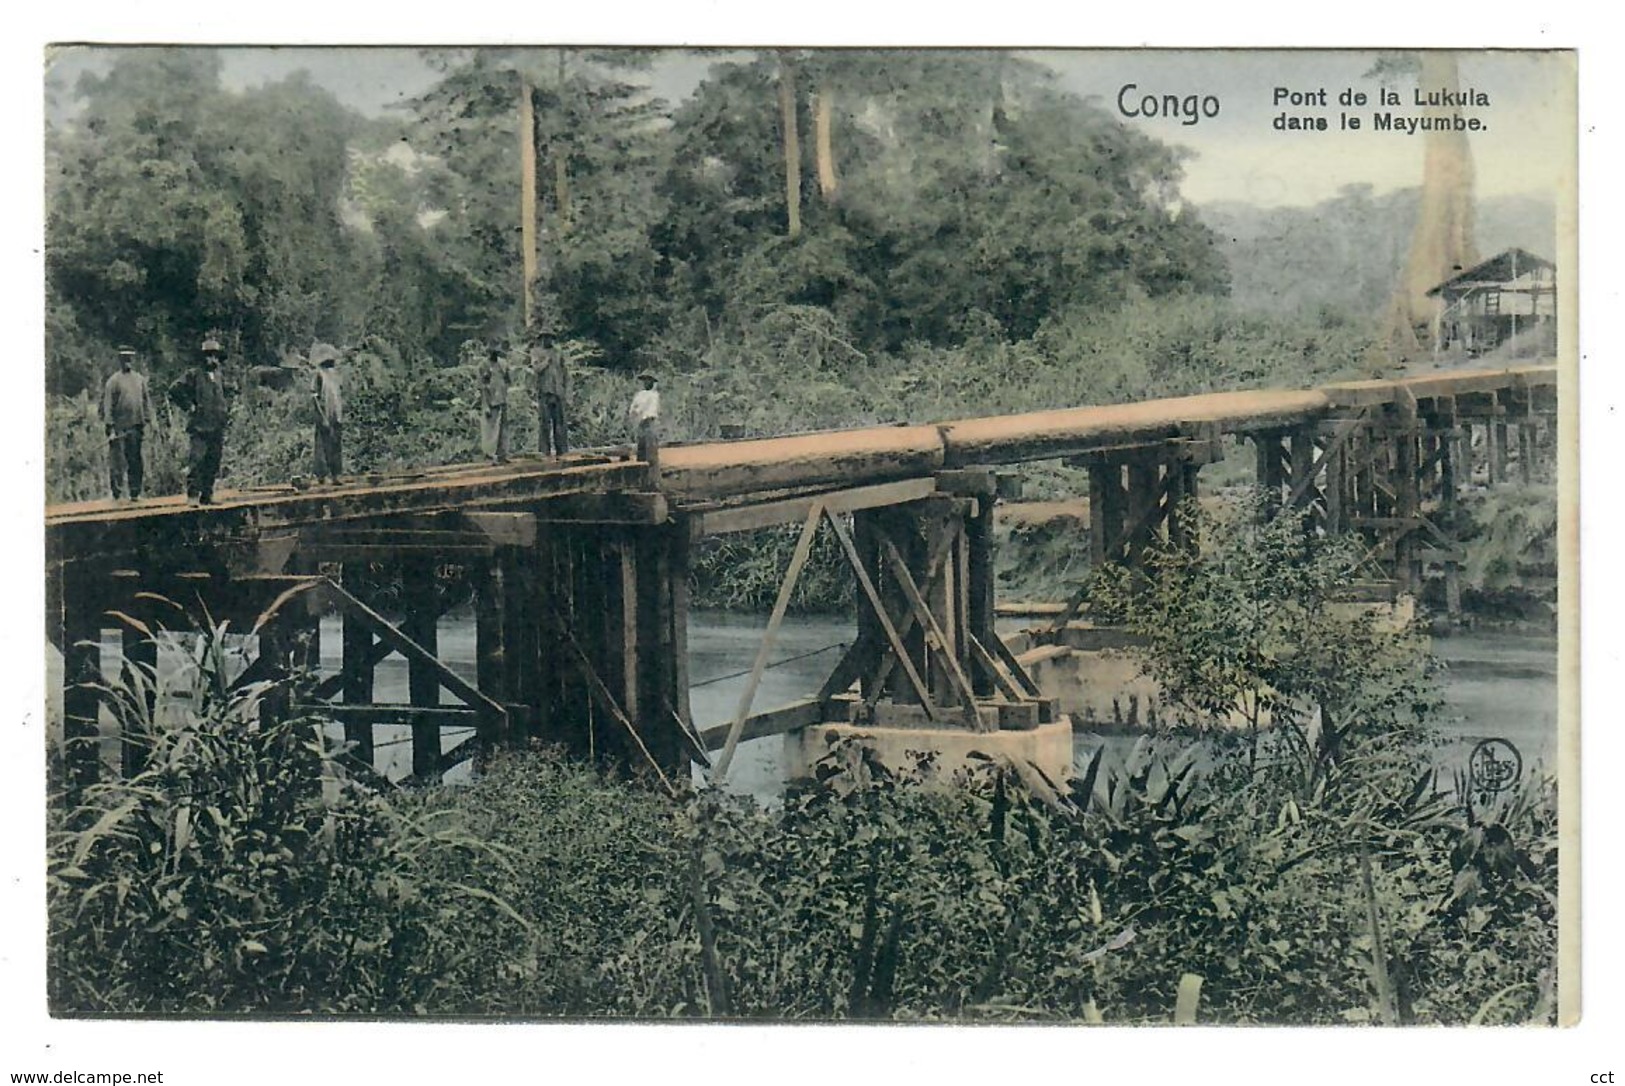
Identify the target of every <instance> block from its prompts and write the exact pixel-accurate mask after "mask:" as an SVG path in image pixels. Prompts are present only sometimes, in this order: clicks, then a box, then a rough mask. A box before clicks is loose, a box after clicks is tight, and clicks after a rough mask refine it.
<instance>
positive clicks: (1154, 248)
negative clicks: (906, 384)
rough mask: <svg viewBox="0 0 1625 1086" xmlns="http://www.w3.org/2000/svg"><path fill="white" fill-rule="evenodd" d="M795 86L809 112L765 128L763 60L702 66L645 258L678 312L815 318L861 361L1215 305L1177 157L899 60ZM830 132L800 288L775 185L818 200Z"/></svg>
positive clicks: (1071, 115)
mask: <svg viewBox="0 0 1625 1086" xmlns="http://www.w3.org/2000/svg"><path fill="white" fill-rule="evenodd" d="M794 68H795V72H794V76H793V78H794V79H795V80H797V81H802V80H804V81H805V82H807V83H809V84H811V85H813V86H817V87H818V88H820V92H819V94H818V95H817V98H816V101H815V102H814V103H813V104H812V105H811V106H810V107H809V106H808V105H807V103H804V102H802V101H801V99H800V96H792V97H794V99H795V100H794V102H793V103H789V104H793V105H794V106H795V112H796V116H795V118H794V120H793V122H792V121H791V119H790V118H789V116H788V112H787V108H788V107H787V103H786V102H785V101H784V100H783V99H780V107H781V108H780V110H779V111H778V112H779V116H777V117H775V116H774V113H773V111H771V110H768V109H766V108H764V106H763V104H762V103H763V102H765V101H771V100H773V98H774V97H775V96H776V95H777V94H778V92H781V91H783V90H785V89H786V88H787V87H789V86H790V82H789V78H790V77H789V73H788V72H787V71H786V70H785V69H784V67H783V65H782V64H781V61H780V60H779V59H776V58H773V57H770V56H757V57H755V58H753V59H751V60H748V61H730V62H726V63H722V64H718V65H715V66H714V67H713V68H712V69H711V73H710V75H709V77H708V78H707V79H706V81H705V82H703V83H702V84H701V85H700V86H699V88H698V89H697V90H696V92H695V94H694V96H693V97H692V98H691V99H690V100H689V101H688V102H685V103H684V104H683V105H682V106H681V107H680V108H679V109H678V111H677V113H676V114H675V115H674V117H673V127H674V132H673V135H674V139H675V141H676V146H677V151H676V154H675V155H674V157H673V159H672V161H671V166H670V169H669V170H668V172H667V174H666V176H665V177H664V178H663V179H662V191H663V192H664V194H665V195H666V197H667V200H668V203H667V207H668V217H667V219H666V220H665V221H664V222H663V223H662V224H661V226H660V228H659V229H658V230H657V231H656V232H655V235H654V240H655V244H656V246H657V247H658V248H659V250H660V253H661V255H662V257H663V259H664V262H665V266H666V269H667V271H668V274H669V276H670V279H671V289H670V290H669V291H668V293H669V294H670V295H671V296H673V297H674V298H678V299H681V300H682V301H681V304H685V305H697V306H701V307H703V308H704V310H705V311H706V313H707V314H708V315H710V316H712V317H719V316H720V315H721V314H722V313H723V311H724V310H725V309H726V308H727V307H729V306H731V305H737V304H738V302H739V301H740V300H741V299H751V300H752V301H753V302H754V303H755V304H794V305H806V304H812V305H829V306H831V307H832V308H834V309H835V311H836V312H837V313H838V314H839V315H840V316H841V317H842V318H843V319H844V320H846V321H847V322H848V323H849V324H851V325H852V327H853V331H854V333H855V334H856V337H857V342H858V344H859V346H860V347H861V348H862V349H864V350H869V349H877V350H884V349H895V348H897V347H899V346H901V345H902V344H903V343H905V342H908V341H910V340H918V341H924V342H927V343H936V344H951V343H957V342H962V341H963V340H964V339H965V338H966V337H967V336H968V335H970V334H972V333H973V331H974V330H978V329H985V328H986V327H987V326H988V324H989V322H991V323H993V324H996V325H997V327H998V328H999V329H1000V331H1001V332H1002V333H1003V334H1005V335H1007V336H1009V337H1011V338H1024V337H1026V336H1030V335H1031V334H1032V333H1033V332H1034V331H1035V330H1036V329H1037V327H1038V325H1039V323H1040V322H1041V321H1042V320H1043V319H1044V317H1046V316H1048V315H1049V314H1051V313H1053V312H1055V311H1057V310H1058V309H1060V308H1063V307H1065V306H1068V305H1072V304H1084V305H1096V306H1103V307H1109V308H1115V307H1116V306H1117V305H1118V304H1120V302H1121V301H1122V300H1123V299H1124V298H1126V297H1134V296H1150V297H1157V296H1165V295H1168V294H1174V293H1181V292H1187V291H1190V292H1222V291H1223V289H1224V287H1225V273H1224V270H1223V264H1222V261H1220V259H1219V258H1218V256H1217V254H1216V252H1215V251H1214V247H1213V240H1214V239H1213V237H1212V235H1211V234H1210V233H1209V232H1208V231H1207V230H1206V229H1205V228H1204V227H1202V226H1201V224H1200V223H1199V222H1198V221H1197V220H1196V219H1195V218H1194V216H1193V215H1191V214H1190V213H1189V212H1188V211H1186V210H1183V209H1181V208H1180V207H1179V205H1178V203H1177V199H1176V196H1177V184H1178V178H1179V159H1178V156H1177V155H1176V154H1175V153H1174V152H1173V151H1171V150H1169V149H1168V148H1166V147H1164V146H1162V145H1161V144H1158V143H1156V142H1154V141H1152V140H1150V139H1147V138H1145V137H1143V136H1141V135H1139V134H1138V133H1136V132H1134V131H1132V130H1130V129H1128V128H1126V127H1125V126H1123V125H1122V124H1121V123H1120V122H1119V121H1117V120H1116V119H1114V118H1112V117H1109V116H1108V115H1106V114H1105V113H1103V112H1102V111H1100V110H1098V109H1096V108H1094V107H1092V106H1090V105H1088V104H1086V103H1084V102H1083V101H1081V100H1080V99H1078V98H1076V97H1075V96H1072V95H1070V94H1067V93H1065V92H1064V91H1062V90H1061V89H1059V87H1058V86H1057V85H1056V83H1055V80H1054V78H1053V75H1052V74H1051V73H1050V72H1049V71H1048V69H1045V68H1043V67H1042V66H1040V65H1037V64H1033V63H1029V62H1025V61H1021V60H1018V59H1016V58H1013V57H1005V56H1001V55H997V54H984V53H944V52H921V51H908V50H903V51H894V52H893V51H865V52H852V53H847V52H835V51H830V52H817V51H814V52H810V53H807V54H804V55H802V56H799V57H797V58H796V59H795V62H794ZM837 86H838V87H839V88H840V90H841V96H840V99H839V102H838V104H837V103H836V102H835V100H834V99H833V97H832V96H831V92H830V88H833V87H837ZM804 111H806V112H807V113H808V115H806V116H803V112H804ZM808 125H810V126H811V129H812V131H813V132H814V133H815V138H814V141H813V143H814V146H813V149H812V160H811V161H810V162H803V161H802V158H803V157H804V156H805V155H806V151H805V149H803V148H801V147H800V141H799V138H798V139H797V141H796V154H795V157H796V164H795V166H794V168H791V167H790V164H789V163H788V162H785V161H784V154H785V152H786V150H787V146H786V145H787V144H788V142H789V138H790V136H791V133H792V132H793V131H799V130H801V129H802V128H803V126H808ZM836 125H839V126H840V129H841V133H842V140H841V143H842V161H843V165H842V169H841V175H840V177H839V179H838V187H839V193H840V199H839V201H834V200H831V199H827V198H826V199H825V200H823V201H820V202H817V203H814V204H811V205H806V206H797V207H796V208H795V211H796V222H797V225H798V227H799V230H800V233H801V244H802V245H810V244H817V245H819V246H820V253H819V259H818V261H817V262H816V266H815V267H813V268H811V269H809V268H808V267H807V262H806V261H804V260H803V259H802V257H801V255H800V253H799V252H798V251H797V250H796V249H795V248H793V247H787V246H784V245H781V244H779V243H778V241H779V239H780V237H781V235H782V223H783V222H784V221H785V217H787V216H788V210H789V208H788V207H787V205H789V204H790V203H791V201H792V192H791V190H790V189H789V187H788V186H786V190H785V191H782V192H781V191H778V190H777V187H776V186H775V185H774V184H773V180H774V179H776V178H777V177H778V176H779V174H780V171H781V170H782V171H783V173H784V176H786V177H787V178H789V177H791V176H796V177H799V175H800V173H801V171H802V170H803V169H812V170H814V171H815V172H816V174H817V176H818V177H819V178H820V184H821V189H822V190H824V191H825V195H826V197H827V196H829V195H832V194H833V192H834V189H835V185H836V180H835V175H834V164H833V149H832V148H833V142H832V139H833V138H832V136H831V135H830V133H831V131H832V129H833V128H834V127H835V126H836ZM826 152H827V154H826ZM776 160H777V161H776ZM781 162H784V164H783V165H782V166H781V164H780V163H781ZM797 203H798V204H799V201H797ZM809 273H810V274H809Z"/></svg>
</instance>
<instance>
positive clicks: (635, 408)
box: [626, 373, 660, 476]
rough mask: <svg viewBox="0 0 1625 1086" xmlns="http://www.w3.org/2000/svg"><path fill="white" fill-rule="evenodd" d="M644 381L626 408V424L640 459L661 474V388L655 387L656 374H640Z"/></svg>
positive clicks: (641, 379)
mask: <svg viewBox="0 0 1625 1086" xmlns="http://www.w3.org/2000/svg"><path fill="white" fill-rule="evenodd" d="M638 380H639V381H642V382H643V387H642V388H640V389H639V390H638V391H637V393H636V394H635V395H633V397H632V404H631V406H630V407H628V408H627V409H626V426H627V429H629V430H631V431H632V439H633V440H634V441H636V442H637V445H638V459H639V460H642V461H644V462H645V463H647V464H648V465H649V472H650V474H651V475H655V476H658V475H659V474H660V390H659V389H657V388H656V387H655V375H654V374H652V373H640V374H638Z"/></svg>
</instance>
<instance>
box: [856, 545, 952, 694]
mask: <svg viewBox="0 0 1625 1086" xmlns="http://www.w3.org/2000/svg"><path fill="white" fill-rule="evenodd" d="M877 535H878V533H877ZM880 538H881V540H882V541H884V538H885V537H884V536H881V537H880ZM953 542H954V536H953V535H952V534H944V535H941V536H938V538H937V540H936V543H935V545H934V546H933V547H932V548H931V553H930V554H929V555H927V556H926V562H925V578H924V580H925V584H926V588H927V591H930V590H931V589H934V588H935V587H936V586H937V583H938V581H940V580H941V579H942V576H943V573H944V569H943V563H944V562H945V561H946V560H947V557H948V554H949V552H950V551H951V550H952V548H953ZM876 554H877V557H878V554H879V547H878V546H877V547H876ZM886 615H887V617H888V618H891V619H892V625H893V626H895V627H896V629H897V633H898V636H899V637H901V638H902V639H903V640H904V642H905V643H906V642H907V640H908V639H909V638H910V637H912V636H913V634H914V627H915V625H916V622H917V620H916V619H915V616H914V610H913V608H911V607H906V606H905V607H904V609H903V613H902V617H901V618H895V617H893V616H892V615H891V612H889V611H887V612H886ZM909 659H910V661H912V659H913V658H912V657H910V658H909ZM898 662H899V661H898V659H897V658H896V657H893V656H882V657H881V658H880V662H879V665H878V666H877V667H876V669H875V673H874V677H873V679H872V680H871V681H869V682H868V683H867V689H866V690H865V691H864V696H863V701H864V704H865V705H871V706H872V705H874V704H875V703H876V702H877V701H879V700H880V696H881V694H882V692H883V691H884V690H885V688H886V682H887V680H888V679H890V678H891V673H892V671H893V670H894V669H895V668H896V667H897V664H898ZM832 677H833V676H832ZM838 692H839V691H836V693H838Z"/></svg>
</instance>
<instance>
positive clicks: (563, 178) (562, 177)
mask: <svg viewBox="0 0 1625 1086" xmlns="http://www.w3.org/2000/svg"><path fill="white" fill-rule="evenodd" d="M558 58H559V78H558V92H559V124H558V128H557V134H556V135H555V136H554V146H553V149H552V150H553V203H554V212H555V217H556V218H557V219H558V228H559V233H560V234H568V233H569V232H570V150H569V145H568V144H567V143H566V142H565V138H564V131H565V120H566V116H565V112H564V50H563V49H560V50H558Z"/></svg>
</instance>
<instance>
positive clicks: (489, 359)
mask: <svg viewBox="0 0 1625 1086" xmlns="http://www.w3.org/2000/svg"><path fill="white" fill-rule="evenodd" d="M480 444H481V445H482V446H483V447H484V450H485V455H486V456H487V457H489V458H490V461H491V463H493V464H506V463H507V462H508V367H506V366H504V365H503V364H502V348H500V347H497V346H494V345H493V346H491V347H487V348H486V350H485V366H484V368H483V369H482V370H481V371H480Z"/></svg>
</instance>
